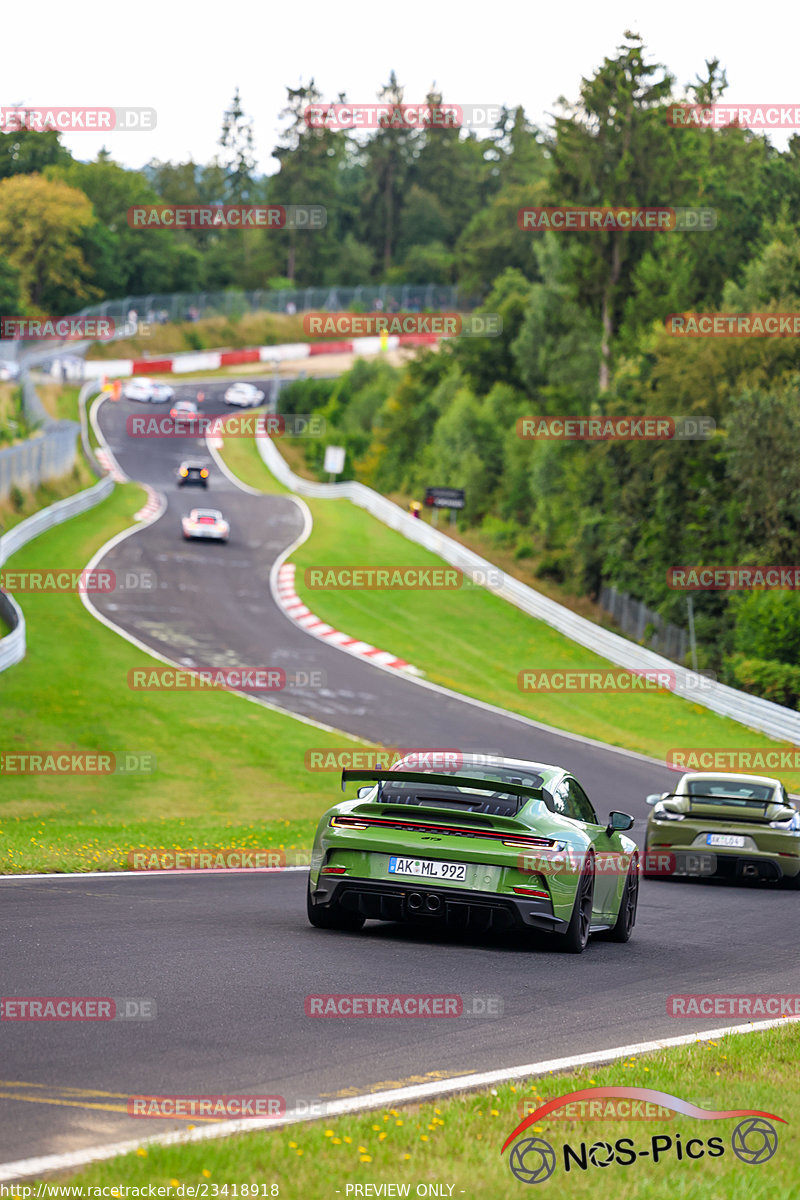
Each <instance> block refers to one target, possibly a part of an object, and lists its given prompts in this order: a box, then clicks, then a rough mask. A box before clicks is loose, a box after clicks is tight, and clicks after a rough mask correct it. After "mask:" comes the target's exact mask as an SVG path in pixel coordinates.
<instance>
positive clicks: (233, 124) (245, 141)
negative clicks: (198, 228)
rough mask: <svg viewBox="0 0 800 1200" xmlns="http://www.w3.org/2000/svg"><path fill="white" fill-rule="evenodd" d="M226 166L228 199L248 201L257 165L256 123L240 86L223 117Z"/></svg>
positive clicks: (224, 165)
mask: <svg viewBox="0 0 800 1200" xmlns="http://www.w3.org/2000/svg"><path fill="white" fill-rule="evenodd" d="M219 145H220V146H221V147H222V149H223V151H224V154H223V161H222V167H223V169H224V171H225V190H226V198H227V200H228V202H229V203H230V204H247V203H248V201H250V200H251V198H252V192H253V170H254V168H255V165H256V161H255V158H254V149H253V122H252V120H251V119H250V118H249V117H246V116H245V114H244V111H243V109H242V101H241V97H240V95H239V89H238V87H237V89H236V91H235V92H234V94H233V100H232V102H231V107H230V108H229V109H226V111H225V115H224V117H223V118H222V133H221V134H220V138H219Z"/></svg>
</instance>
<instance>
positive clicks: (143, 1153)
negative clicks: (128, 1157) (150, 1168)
mask: <svg viewBox="0 0 800 1200" xmlns="http://www.w3.org/2000/svg"><path fill="white" fill-rule="evenodd" d="M136 1153H137V1154H138V1155H139V1158H147V1151H146V1150H145V1149H144V1147H143V1146H140V1147H139V1149H138V1150H137V1151H136Z"/></svg>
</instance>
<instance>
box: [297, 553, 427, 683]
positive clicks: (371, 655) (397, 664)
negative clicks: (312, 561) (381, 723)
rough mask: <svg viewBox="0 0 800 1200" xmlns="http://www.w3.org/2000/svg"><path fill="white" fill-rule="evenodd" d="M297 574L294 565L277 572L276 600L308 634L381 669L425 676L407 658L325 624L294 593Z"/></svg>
mask: <svg viewBox="0 0 800 1200" xmlns="http://www.w3.org/2000/svg"><path fill="white" fill-rule="evenodd" d="M294 574H295V564H294V563H284V564H283V566H282V567H281V568H280V570H279V571H278V588H277V601H278V604H279V605H280V607H281V608H282V609H283V611H284V612H285V613H286V615H287V617H289V618H290V620H292V621H294V623H295V625H300V626H302V628H303V629H305V630H306V632H307V633H311V634H313V635H314V637H318V638H321V640H322V641H324V642H330V643H332V644H333V645H334V646H339V647H340V648H341V649H342V650H347V651H349V652H350V654H357V655H359V657H361V658H366V659H368V660H369V661H370V662H374V663H379V664H380V665H381V666H382V667H390V668H393V669H394V670H396V671H405V672H406V674H408V675H421V674H422V671H420V670H419V668H418V667H413V666H412V665H411V663H407V662H406V660H405V659H404V658H398V657H397V656H396V655H395V654H392V653H391V652H390V651H389V650H379V649H378V648H377V646H370V644H369V642H361V641H359V639H358V638H354V637H350V634H349V633H342V631H341V630H340V629H334V628H333V626H332V625H326V623H325V622H324V621H323V620H321V618H320V617H318V616H315V614H314V613H312V611H311V609H310V608H308V606H307V605H306V604H304V603H303V601H302V600H301V599H300V597H299V596H298V594H297V592H296V591H295V590H294Z"/></svg>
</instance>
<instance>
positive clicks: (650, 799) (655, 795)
mask: <svg viewBox="0 0 800 1200" xmlns="http://www.w3.org/2000/svg"><path fill="white" fill-rule="evenodd" d="M668 795H669V792H651V794H650V795H649V796H645V801H646V803H647V804H658V802H659V800H663V799H664V798H665V796H668Z"/></svg>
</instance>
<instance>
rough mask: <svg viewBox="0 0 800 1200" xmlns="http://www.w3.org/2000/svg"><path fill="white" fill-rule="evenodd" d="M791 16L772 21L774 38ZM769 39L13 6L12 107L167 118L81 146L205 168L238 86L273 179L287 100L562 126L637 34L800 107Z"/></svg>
mask: <svg viewBox="0 0 800 1200" xmlns="http://www.w3.org/2000/svg"><path fill="white" fill-rule="evenodd" d="M764 12H765V13H768V10H767V9H766V8H765V10H764ZM778 16H779V14H778V13H777V12H776V10H772V16H771V17H770V28H772V29H774V28H775V18H777V17H778ZM787 22H788V16H787ZM757 24H758V16H757V13H756V12H755V11H754V10H751V9H745V10H744V12H743V15H742V16H741V17H739V16H738V15H737V13H736V10H735V8H732V7H731V6H728V5H717V4H714V5H711V4H705V5H703V4H693V5H688V6H686V5H682V6H677V5H674V4H664V3H662V2H660V0H659V2H658V3H656V2H655V0H645V2H642V0H639V2H638V3H626V2H622V0H618V2H615V0H604V2H603V3H589V2H588V0H572V2H571V3H570V2H569V0H567V2H564V0H562V2H561V3H554V4H546V5H542V4H537V3H531V2H530V0H504V2H503V3H491V4H488V3H487V4H483V3H479V2H476V0H461V3H458V4H453V3H448V4H439V5H437V4H434V3H430V2H429V0H426V2H425V3H415V0H405V2H404V3H403V4H393V3H391V0H390V2H388V3H387V0H382V2H381V0H350V2H349V3H348V2H347V0H344V2H343V0H339V2H338V3H331V2H330V0H325V2H323V0H294V2H293V3H291V4H275V3H274V0H273V3H270V2H269V0H267V2H266V3H264V2H263V0H259V2H258V3H255V2H254V0H227V2H225V0H223V2H220V0H215V2H213V3H212V2H211V0H197V2H196V3H193V4H180V5H177V4H176V5H174V6H173V5H170V2H169V0H161V3H159V4H157V5H150V4H147V3H141V0H139V2H138V3H131V2H130V0H120V2H119V3H117V4H110V3H104V4H99V3H95V2H94V0H86V2H82V3H81V4H80V5H64V4H63V3H57V2H56V0H40V3H39V4H37V5H35V6H34V7H33V8H30V7H28V8H26V7H25V6H24V5H21V4H20V5H16V4H8V5H6V6H5V9H4V12H3V18H2V25H1V26H0V28H2V41H3V66H2V82H1V83H0V87H2V94H0V106H2V107H6V106H9V105H13V104H17V103H23V104H25V105H27V106H59V107H71V106H77V105H80V106H104V105H109V106H130V107H150V108H154V109H156V111H157V127H156V129H155V130H154V131H151V132H148V133H142V132H137V133H133V132H122V133H112V134H106V135H104V136H98V135H96V134H94V133H88V132H87V133H77V134H70V135H68V136H67V137H65V138H64V141H65V144H66V145H67V146H68V147H69V149H70V150H71V151H72V153H73V154H74V155H75V156H76V157H77V158H81V159H90V158H93V157H94V156H95V155H96V153H97V151H98V150H99V149H100V148H101V146H102V145H103V144H105V145H106V147H107V148H108V149H109V150H110V152H111V154H112V157H113V158H115V159H116V160H117V161H118V162H120V163H123V164H124V165H126V166H131V167H140V166H142V165H143V164H144V163H146V162H147V161H149V160H150V159H151V158H159V159H162V160H168V159H171V160H173V161H185V160H186V159H188V158H190V157H191V158H193V159H194V160H195V161H196V162H199V163H205V162H207V161H209V160H210V159H211V157H212V156H213V155H214V154H215V153H216V151H217V145H216V143H217V139H218V138H219V133H220V128H221V123H222V116H223V113H224V111H225V109H226V108H227V106H228V104H229V102H230V100H231V98H232V96H233V92H234V88H235V87H236V86H237V85H238V87H239V88H240V90H241V94H242V101H243V106H244V108H245V111H246V112H247V113H248V114H249V115H250V116H251V117H252V118H253V122H254V133H255V144H256V154H257V158H258V170H259V171H260V172H266V173H268V174H271V173H272V172H274V171H275V170H276V169H277V163H276V161H275V159H273V158H272V157H271V152H272V149H273V147H274V146H275V144H276V141H277V139H278V133H279V129H280V120H279V114H280V111H281V109H282V108H283V107H284V105H285V99H286V88H287V86H293V87H296V86H297V85H298V84H300V83H301V82H302V83H308V82H309V81H310V80H311V79H312V78H313V79H314V80H315V82H316V84H317V86H318V88H319V89H320V91H321V92H322V93H323V96H324V97H325V98H326V99H335V98H336V96H337V95H338V93H339V92H340V91H344V92H345V93H346V94H347V98H348V100H349V101H351V102H363V103H369V102H372V101H374V100H375V98H376V95H377V92H378V89H379V87H380V86H381V85H382V84H383V83H384V82H385V81H386V80H387V79H388V77H389V73H390V71H391V70H394V71H395V72H396V74H397V77H398V80H399V82H400V83H401V84H403V85H404V87H405V100H406V102H407V103H412V102H418V101H420V102H422V101H424V98H425V95H426V94H427V92H428V90H429V88H430V85H431V84H432V83H434V82H435V83H436V85H437V87H438V89H439V90H440V91H441V92H442V94H443V96H444V98H445V100H449V101H450V102H452V103H456V104H482V103H487V104H506V105H508V106H509V107H511V106H514V105H517V104H522V105H523V106H524V108H525V110H526V112H527V113H528V115H529V116H530V118H531V119H532V120H533V121H534V122H537V123H539V124H546V123H547V121H548V116H547V114H548V112H552V110H553V106H554V102H555V101H556V99H557V98H558V97H559V96H560V95H565V96H566V97H567V98H568V99H575V98H576V97H577V94H578V89H579V87H580V80H581V77H582V76H586V75H591V74H592V72H593V71H594V70H595V69H596V68H597V67H598V66H599V64H600V63H601V62H602V59H603V58H604V57H605V56H606V55H611V54H613V52H614V50H615V47H616V46H617V45H619V43H620V42H621V40H622V35H623V33H624V31H625V30H626V29H632V30H633V31H634V32H638V33H640V34H641V35H642V36H643V37H644V39H645V43H646V45H647V48H648V52H649V54H650V61H653V62H661V63H664V64H665V65H666V66H667V67H668V68H669V69H670V70H671V72H672V73H673V74H674V75H675V76H676V77H677V81H678V84H679V85H683V84H686V83H688V82H691V81H693V80H694V78H695V75H696V74H698V73H703V72H704V63H705V60H706V59H708V58H714V57H716V58H719V59H720V61H721V63H722V65H723V66H724V67H725V69H726V70H727V74H728V83H729V88H728V92H727V94H726V100H728V101H729V102H737V103H745V102H747V103H753V102H764V103H767V102H768V103H784V104H788V103H793V104H794V103H798V102H800V78H798V72H797V46H796V39H795V37H794V36H791V35H792V33H793V30H792V29H787V31H786V36H783V37H781V36H778V37H770V39H769V53H765V52H763V50H762V47H763V45H764V42H763V41H762V35H763V32H764V31H763V30H762V32H761V35H760V34H759V31H758V28H757ZM792 24H796V18H795V19H794V21H793V22H792ZM774 140H775V142H776V144H778V145H782V144H784V143H785V140H786V139H785V137H783V136H781V135H777V136H775V138H774Z"/></svg>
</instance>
